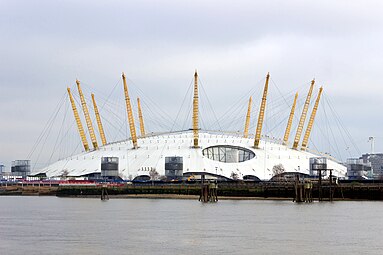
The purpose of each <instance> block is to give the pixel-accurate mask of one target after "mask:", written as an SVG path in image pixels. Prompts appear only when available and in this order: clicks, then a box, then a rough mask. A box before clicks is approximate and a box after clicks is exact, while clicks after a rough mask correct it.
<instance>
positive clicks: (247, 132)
mask: <svg viewBox="0 0 383 255" xmlns="http://www.w3.org/2000/svg"><path fill="white" fill-rule="evenodd" d="M251 102H252V98H251V97H250V98H249V105H248V106H247V114H246V122H245V131H244V132H243V137H244V138H247V137H248V136H249V125H250V113H251Z"/></svg>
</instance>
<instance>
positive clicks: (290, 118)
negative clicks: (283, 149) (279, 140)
mask: <svg viewBox="0 0 383 255" xmlns="http://www.w3.org/2000/svg"><path fill="white" fill-rule="evenodd" d="M297 99H298V93H296V94H295V97H294V103H293V106H292V107H291V112H290V116H289V121H288V122H287V127H286V131H285V136H284V138H283V145H287V143H288V141H289V136H290V131H291V125H292V124H293V118H294V112H295V106H296V104H297Z"/></svg>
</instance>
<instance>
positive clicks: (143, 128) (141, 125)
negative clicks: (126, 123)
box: [137, 97, 145, 137]
mask: <svg viewBox="0 0 383 255" xmlns="http://www.w3.org/2000/svg"><path fill="white" fill-rule="evenodd" d="M137 107H138V118H139V120H140V131H141V137H145V126H144V118H143V117H142V110H141V102H140V98H139V97H137Z"/></svg>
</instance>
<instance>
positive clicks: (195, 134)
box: [193, 70, 198, 148]
mask: <svg viewBox="0 0 383 255" xmlns="http://www.w3.org/2000/svg"><path fill="white" fill-rule="evenodd" d="M193 141H194V148H198V74H197V70H196V71H195V73H194V97H193Z"/></svg>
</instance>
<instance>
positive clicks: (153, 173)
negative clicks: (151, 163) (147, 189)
mask: <svg viewBox="0 0 383 255" xmlns="http://www.w3.org/2000/svg"><path fill="white" fill-rule="evenodd" d="M149 176H150V180H158V177H159V176H160V174H159V173H158V172H157V171H156V169H152V170H150V171H149Z"/></svg>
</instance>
